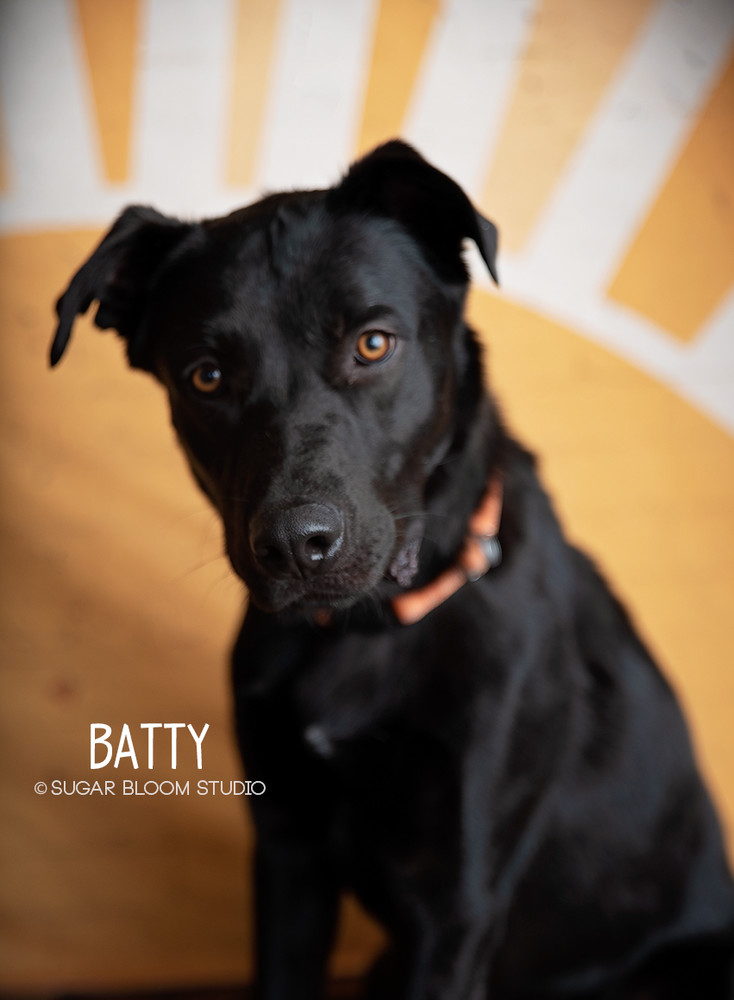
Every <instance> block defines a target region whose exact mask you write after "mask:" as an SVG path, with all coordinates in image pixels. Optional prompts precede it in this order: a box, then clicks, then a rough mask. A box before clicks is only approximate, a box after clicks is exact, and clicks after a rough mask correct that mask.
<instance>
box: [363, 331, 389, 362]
mask: <svg viewBox="0 0 734 1000" xmlns="http://www.w3.org/2000/svg"><path fill="white" fill-rule="evenodd" d="M394 346H395V338H394V337H392V336H391V335H390V334H389V333H383V332H382V330H367V332H366V333H363V334H362V335H361V337H360V338H359V340H358V341H357V353H356V354H355V358H356V359H357V361H359V362H360V363H361V364H363V365H373V364H375V363H376V362H377V361H384V360H385V358H388V357H389V356H390V355H391V354H392V352H393V347H394Z"/></svg>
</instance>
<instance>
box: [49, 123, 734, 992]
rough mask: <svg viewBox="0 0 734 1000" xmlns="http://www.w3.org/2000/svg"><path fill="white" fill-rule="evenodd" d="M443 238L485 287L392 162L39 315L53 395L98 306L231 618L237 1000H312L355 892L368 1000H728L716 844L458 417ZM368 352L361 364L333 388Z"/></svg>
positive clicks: (580, 592) (484, 430) (474, 429)
mask: <svg viewBox="0 0 734 1000" xmlns="http://www.w3.org/2000/svg"><path fill="white" fill-rule="evenodd" d="M465 238H470V239H472V240H474V241H475V242H476V243H477V246H478V247H479V250H480V252H481V253H482V255H483V257H484V260H485V262H486V264H487V266H488V268H489V270H490V271H491V272H492V274H494V273H495V252H496V245H497V234H496V230H495V228H494V226H493V225H492V224H491V223H489V222H488V221H487V220H485V219H482V218H481V216H479V215H478V214H477V213H476V212H475V211H474V209H473V208H472V206H471V204H470V203H469V201H468V199H467V198H466V196H465V195H464V194H463V192H462V191H461V190H460V189H459V188H458V187H457V186H456V184H454V182H453V181H451V180H450V179H449V178H447V177H446V176H445V175H443V174H441V173H439V172H438V171H437V170H435V169H434V168H433V167H431V166H430V165H429V164H427V163H426V162H425V161H424V160H423V159H422V158H421V157H420V156H419V155H418V154H417V153H415V152H414V151H413V150H411V149H410V148H409V147H407V146H405V145H403V144H401V143H398V142H393V143H389V144H387V145H386V146H383V147H381V148H380V149H378V150H376V151H375V152H373V153H372V154H370V155H369V156H367V157H365V158H364V159H363V160H361V161H360V162H359V163H357V164H356V165H355V166H353V167H352V169H351V170H350V172H349V173H348V175H347V176H346V178H345V179H344V180H343V181H342V182H341V183H340V184H339V185H337V186H336V187H334V188H332V189H329V190H327V191H313V192H296V193H290V194H278V195H273V196H271V197H269V198H266V199H265V200H263V201H262V202H259V203H258V204H255V205H252V206H250V207H249V208H246V209H243V210H241V211H239V212H235V213H234V214H233V215H230V216H228V217H227V218H223V219H215V220H208V221H205V222H202V223H197V224H184V223H181V222H177V221H175V220H171V219H167V218H165V217H163V216H160V215H159V214H158V213H156V212H153V211H152V210H151V209H145V208H130V209H128V210H127V211H126V212H124V213H123V215H122V216H121V217H120V219H118V221H117V222H116V223H115V225H114V226H113V228H112V230H111V231H110V233H109V234H108V236H107V237H105V239H104V240H103V241H102V243H101V245H100V247H99V248H98V249H97V250H96V252H95V253H94V254H93V255H92V257H91V259H90V260H89V261H88V262H87V263H86V264H85V265H84V267H83V268H82V269H81V271H80V272H79V274H77V276H76V277H75V278H74V280H73V281H72V283H71V285H70V287H69V289H68V291H67V292H66V293H65V295H64V296H63V297H62V298H61V300H60V303H59V318H60V322H59V329H58V332H57V335H56V340H55V342H54V346H53V350H52V362H53V363H55V362H57V361H58V360H59V358H60V357H61V354H62V352H63V350H64V348H65V346H66V344H67V341H68V338H69V335H70V331H71V326H72V323H73V321H74V318H75V316H76V314H77V313H79V312H83V311H85V310H86V309H87V307H88V306H89V304H90V303H91V301H92V300H93V299H97V300H99V303H100V306H99V311H98V313H97V319H96V321H97V324H98V325H99V326H101V327H114V328H116V329H117V330H118V331H119V333H120V334H121V335H122V336H123V337H124V338H125V340H126V342H127V346H128V352H129V358H130V362H131V364H133V365H135V366H138V367H142V368H145V369H147V370H148V371H150V372H152V373H153V374H154V375H155V376H156V377H157V378H158V379H159V380H160V381H161V382H162V383H163V385H164V386H165V387H166V388H167V390H168V393H169V396H170V402H171V412H172V415H173V423H174V426H175V428H176V431H177V433H178V436H179V438H180V440H181V443H182V445H183V448H184V450H185V452H186V454H187V456H188V459H189V462H190V464H191V468H192V470H193V472H194V475H195V476H196V478H197V480H198V482H199V484H200V485H201V487H202V488H203V490H204V491H205V492H206V494H207V495H208V496H209V498H210V499H211V501H212V503H213V504H214V506H215V507H216V508H217V510H218V511H219V513H220V515H221V517H222V520H223V523H224V527H225V536H226V546H227V552H228V555H229V558H230V560H231V562H232V565H233V567H234V569H235V571H236V572H237V574H238V575H239V576H240V577H241V578H242V579H243V580H244V581H245V583H246V584H247V586H248V588H249V592H250V595H251V602H250V607H249V610H248V612H247V615H246V618H245V622H244V624H243V626H242V631H241V633H240V636H239V639H238V641H237V644H236V648H235V651H234V691H235V705H236V713H237V722H238V731H239V739H240V744H241V749H242V754H243V758H244V761H245V765H246V768H247V770H248V773H249V774H250V776H252V777H253V778H257V779H260V780H263V781H265V782H266V784H267V793H266V794H265V795H263V796H262V797H260V798H258V799H255V800H253V808H254V814H255V821H256V825H257V831H258V847H257V859H256V883H257V928H258V935H257V940H258V963H259V983H260V996H261V998H262V1000H306V998H315V997H317V996H319V995H320V994H321V990H322V978H323V968H324V961H325V958H326V955H327V953H328V951H329V948H330V946H331V942H332V937H333V931H334V922H335V913H336V905H337V899H338V896H339V893H340V892H341V891H342V889H344V888H347V887H349V888H352V889H353V890H354V891H355V892H356V893H357V895H358V896H359V898H360V899H361V900H362V902H363V903H364V905H365V906H366V907H367V909H368V910H369V911H370V912H371V913H373V914H374V915H375V916H376V917H377V918H378V920H380V921H381V922H382V923H383V925H384V926H385V928H386V929H387V931H388V933H389V937H390V942H391V945H390V948H389V950H388V952H387V953H386V954H385V956H384V957H383V959H382V960H381V961H380V962H379V963H378V966H377V967H376V969H375V971H374V973H373V975H372V977H371V987H370V988H371V991H372V992H371V995H372V996H374V997H378V998H383V1000H390V998H395V1000H429V998H430V1000H490V998H491V1000H521V998H524V1000H536V998H537V1000H540V998H543V997H588V998H590V997H594V998H597V1000H603V998H606V1000H621V998H625V1000H627V998H630V1000H642V998H643V997H644V998H655V1000H674V998H678V1000H684V998H691V1000H693V998H695V1000H722V998H724V997H725V996H728V995H729V990H730V988H731V983H730V977H731V964H732V930H733V929H734V892H733V889H732V882H731V878H730V875H729V873H728V871H727V867H726V862H725V860H724V852H723V848H722V840H721V834H720V831H719V828H718V825H717V820H716V817H715V815H714V812H713V810H712V807H711V805H710V802H709V799H708V797H707V794H706V791H705V789H704V787H703V785H702V783H701V780H700V778H699V776H698V774H697V771H696V767H695V764H694V761H693V757H692V753H691V749H690V745H689V741H688V737H687V734H686V730H685V726H684V723H683V720H682V718H681V714H680V712H679V709H678V707H677V705H676V702H675V700H674V697H673V695H672V694H671V691H670V689H669V687H668V685H667V684H666V682H665V681H664V680H663V678H662V676H661V675H660V673H659V672H658V670H657V668H656V666H655V665H654V663H653V662H652V661H651V659H650V657H649V655H648V653H647V651H646V650H645V648H644V647H643V645H642V643H641V642H640V640H639V638H638V637H637V636H636V634H635V632H634V630H633V628H632V626H631V625H630V621H629V619H628V617H627V615H626V613H625V611H624V609H623V608H622V607H621V606H620V605H619V603H618V602H617V601H616V600H615V599H614V597H612V596H611V595H610V593H609V591H608V589H607V587H606V585H605V584H604V582H603V581H602V579H601V577H600V576H599V575H598V573H597V572H596V570H595V569H594V567H593V566H592V564H591V563H590V562H589V561H588V559H587V558H586V557H585V556H584V555H582V554H581V553H579V552H578V551H576V550H575V549H573V548H571V547H570V546H569V545H568V544H567V543H566V541H565V540H564V538H563V535H562V533H561V530H560V528H559V526H558V523H557V520H556V518H555V516H554V513H553V510H552V508H551V506H550V504H549V502H548V499H547V497H546V495H545V493H544V491H543V489H542V487H541V486H540V484H539V482H538V478H537V476H536V471H535V466H534V463H533V460H532V458H531V457H530V456H529V455H528V453H527V452H526V451H524V450H523V448H521V447H520V446H519V445H518V444H517V443H516V442H515V441H514V440H513V439H512V437H511V436H510V435H509V434H508V432H507V431H506V429H505V427H504V425H503V422H502V420H501V418H500V416H499V414H498V411H497V407H496V405H495V403H494V401H493V399H492V397H491V395H489V394H488V392H487V391H486V388H485V381H484V373H483V370H482V364H481V358H480V352H479V348H478V345H477V342H476V340H475V337H474V335H473V333H472V331H471V330H469V329H468V328H467V326H466V324H465V322H464V319H463V305H464V298H465V293H466V286H467V273H466V269H465V266H464V263H463V261H462V258H461V245H462V240H463V239H465ZM369 331H377V335H376V339H373V340H371V341H370V342H369V344H368V347H369V349H377V351H378V353H379V351H380V350H381V349H382V348H383V347H384V348H385V349H386V356H385V357H384V359H382V360H378V361H370V360H369V359H365V358H360V357H359V356H358V354H357V344H358V342H359V338H360V335H361V334H362V333H365V332H369ZM375 345H377V346H376V348H375ZM202 380H203V383H204V387H203V388H202ZM197 385H198V388H197V387H196V386H197ZM208 389H211V390H212V391H207V390H208ZM498 473H499V474H500V475H501V477H502V482H503V484H504V508H503V514H502V522H501V527H500V533H499V536H500V542H501V544H502V547H503V550H504V561H503V563H502V565H501V566H500V567H499V568H497V569H494V570H492V571H491V572H490V573H489V574H487V575H486V576H485V577H483V578H482V579H481V580H480V581H479V582H476V583H471V584H467V585H465V586H464V587H463V588H462V589H461V590H459V592H458V593H456V594H455V595H454V596H453V597H451V598H450V599H449V600H447V601H446V602H445V603H444V604H443V605H441V606H440V607H438V608H437V609H436V610H435V611H433V612H432V613H430V614H428V615H427V616H426V617H425V618H424V619H423V620H422V621H421V622H419V623H418V624H415V625H412V626H407V627H406V626H401V625H399V624H398V623H397V621H396V620H395V618H394V616H393V614H392V611H391V605H390V599H391V597H392V596H393V595H395V594H396V593H398V592H399V591H401V590H404V589H406V588H407V589H410V588H418V587H421V586H423V585H424V584H426V583H427V582H429V581H431V580H433V579H434V578H435V577H436V576H437V575H438V574H440V573H441V572H442V571H443V570H444V569H446V568H447V567H449V566H451V565H452V563H453V562H454V560H455V559H456V557H457V553H458V552H459V550H460V548H461V546H462V543H463V540H464V536H465V534H466V529H467V522H468V520H469V518H470V516H471V514H472V512H473V511H474V509H475V508H476V506H477V504H478V503H479V501H480V498H481V496H482V494H483V492H484V490H485V488H486V484H487V483H488V481H489V480H490V478H491V477H492V476H493V475H495V474H498Z"/></svg>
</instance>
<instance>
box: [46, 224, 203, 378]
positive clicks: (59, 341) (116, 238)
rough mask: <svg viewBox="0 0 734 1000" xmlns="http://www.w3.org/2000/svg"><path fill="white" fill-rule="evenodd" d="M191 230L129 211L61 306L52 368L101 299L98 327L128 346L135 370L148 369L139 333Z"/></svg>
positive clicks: (84, 267)
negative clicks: (153, 292) (162, 274)
mask: <svg viewBox="0 0 734 1000" xmlns="http://www.w3.org/2000/svg"><path fill="white" fill-rule="evenodd" d="M192 228H193V227H192V226H191V225H189V224H187V223H183V222H179V221H178V220H177V219H171V218H169V217H168V216H165V215H161V214H160V212H156V211H155V209H152V208H148V207H146V206H142V205H133V206H131V207H129V208H126V209H125V211H124V212H123V213H122V214H121V215H120V216H119V217H118V219H117V220H116V222H115V223H114V225H113V226H112V228H111V229H110V231H109V232H108V233H107V235H106V236H105V237H104V239H103V240H102V242H101V243H100V244H99V246H98V247H97V249H96V250H95V251H94V253H93V254H92V256H91V257H90V258H89V260H88V261H87V262H86V263H85V264H83V265H82V267H81V268H80V269H79V270H78V271H77V273H76V274H75V275H74V277H73V278H72V280H71V283H70V284H69V287H68V288H67V289H66V291H65V292H64V294H63V295H62V296H61V298H60V299H59V300H58V302H57V303H56V312H57V314H58V317H59V325H58V327H57V328H56V335H55V337H54V340H53V343H52V345H51V355H50V360H51V364H52V365H55V364H57V363H58V361H59V360H60V359H61V356H62V355H63V353H64V351H65V350H66V345H67V344H68V342H69V338H70V337H71V329H72V326H73V325H74V320H75V319H76V317H77V315H79V314H80V313H85V312H86V311H87V309H88V308H89V307H90V305H91V304H92V302H93V301H94V300H95V299H96V300H97V301H98V302H99V308H98V310H97V314H96V316H95V318H94V322H95V324H96V325H97V326H98V327H99V328H100V329H101V330H108V329H115V330H117V332H118V333H119V334H120V335H121V336H122V337H124V338H125V340H126V341H127V351H128V358H129V360H130V364H131V365H133V366H134V367H138V368H145V367H146V364H145V351H144V345H143V344H142V343H141V342H140V336H139V332H140V321H141V319H142V315H143V311H144V308H145V301H146V297H147V294H148V291H149V290H150V288H151V287H152V285H153V283H154V281H155V277H156V275H157V273H158V271H159V270H160V266H161V264H162V263H163V261H164V260H165V258H166V257H167V256H168V254H169V253H170V252H171V250H172V249H173V248H174V247H175V246H176V245H178V243H179V242H180V241H181V240H182V239H183V237H184V236H185V235H186V234H187V233H189V232H190V231H191V229H192Z"/></svg>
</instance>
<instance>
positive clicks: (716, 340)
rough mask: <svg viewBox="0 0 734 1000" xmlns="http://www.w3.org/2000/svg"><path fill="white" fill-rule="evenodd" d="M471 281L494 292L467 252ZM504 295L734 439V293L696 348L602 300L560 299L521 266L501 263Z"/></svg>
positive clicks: (508, 260) (508, 259)
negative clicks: (628, 366) (609, 355)
mask: <svg viewBox="0 0 734 1000" xmlns="http://www.w3.org/2000/svg"><path fill="white" fill-rule="evenodd" d="M466 256H467V261H468V263H469V265H470V269H471V273H472V280H473V281H474V282H475V283H476V284H477V285H478V286H479V287H481V288H484V289H485V290H489V289H490V288H491V287H492V286H491V282H490V278H489V277H488V275H487V273H486V268H485V266H484V262H483V261H482V259H481V257H480V256H479V253H478V251H477V250H476V249H475V248H474V247H473V246H471V248H468V250H467V255H466ZM499 272H500V279H501V281H502V287H501V289H500V294H501V295H502V297H503V298H505V299H508V300H510V301H512V302H515V303H517V305H520V306H523V307H524V308H526V309H531V310H533V311H534V312H537V313H538V314H539V315H541V316H546V317H547V318H548V319H550V320H551V321H553V322H556V323H559V324H562V325H563V326H565V327H567V328H568V329H569V330H572V331H574V332H576V333H578V334H579V335H581V336H583V337H585V338H586V339H587V340H591V341H592V342H594V343H596V344H599V345H600V346H601V347H604V348H606V349H607V350H609V351H612V352H613V353H614V354H616V355H617V356H619V357H621V358H623V359H625V360H627V361H629V362H631V363H632V364H634V365H635V366H636V367H637V368H639V369H641V370H642V371H644V372H647V374H648V375H652V376H653V377H654V378H656V379H657V380H658V381H660V382H662V383H663V384H664V385H667V386H668V387H669V388H670V389H672V390H673V391H675V392H676V393H677V394H678V395H680V396H681V397H682V398H683V399H687V400H688V401H689V402H691V403H693V404H694V405H695V406H696V407H697V408H698V409H699V410H700V411H701V412H702V413H704V414H706V415H707V416H708V417H709V418H710V419H711V420H713V421H714V422H715V423H717V424H718V425H719V426H720V427H721V428H723V429H724V430H726V431H728V433H729V434H734V292H732V294H731V295H730V296H729V297H728V298H727V299H726V300H725V301H724V303H723V304H722V305H721V307H720V308H719V309H718V310H717V311H716V313H715V315H714V316H712V317H711V319H710V321H709V323H708V324H707V326H706V328H705V329H704V330H702V331H700V333H699V335H698V337H697V338H696V340H695V341H694V342H693V343H690V344H686V343H682V342H680V341H677V340H674V339H673V338H672V337H671V336H670V334H669V333H668V332H667V331H666V330H663V329H661V328H660V327H658V326H657V325H656V324H655V323H653V322H652V321H650V320H648V319H646V318H645V317H643V316H640V315H638V314H637V313H635V312H633V311H632V310H631V309H628V308H626V307H624V306H621V305H619V304H618V303H616V302H612V301H611V300H609V299H604V298H602V297H601V296H598V295H593V294H592V295H584V294H582V292H581V290H578V291H577V292H576V293H574V294H571V293H569V294H566V295H559V294H557V292H556V291H555V290H554V289H550V290H549V288H548V287H547V286H545V287H540V286H536V285H535V284H534V283H533V282H530V281H528V280H526V273H525V270H524V268H523V266H522V264H521V262H520V261H519V260H518V259H517V258H516V257H512V256H511V255H507V254H506V255H504V256H501V257H500V262H499Z"/></svg>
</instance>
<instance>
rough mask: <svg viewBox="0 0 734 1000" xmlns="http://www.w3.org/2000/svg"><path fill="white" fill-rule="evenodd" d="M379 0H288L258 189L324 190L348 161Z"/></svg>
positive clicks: (277, 55) (358, 118)
mask: <svg viewBox="0 0 734 1000" xmlns="http://www.w3.org/2000/svg"><path fill="white" fill-rule="evenodd" d="M376 18H377V0H349V2H348V3H347V2H345V0H285V3H284V4H283V10H282V15H281V21H280V25H279V31H278V37H277V41H276V51H275V53H274V59H273V70H272V76H271V85H270V92H269V96H268V104H267V108H266V113H265V128H264V134H263V138H262V143H261V150H260V156H259V160H258V167H257V180H258V187H261V188H265V189H268V190H276V189H279V188H294V187H295V188H307V187H323V186H325V185H329V184H331V183H333V181H334V180H336V179H337V177H338V175H339V173H340V172H341V171H343V170H344V169H345V167H346V166H347V165H348V163H349V160H350V158H351V155H352V153H353V150H354V146H355V141H356V129H357V128H358V127H359V122H360V120H361V112H362V107H363V104H364V96H365V90H366V85H367V80H368V76H369V67H370V57H371V53H372V44H373V38H374V32H375V27H376Z"/></svg>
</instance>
